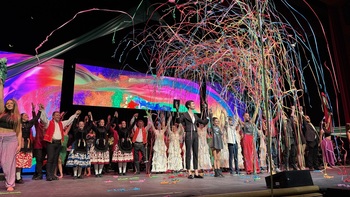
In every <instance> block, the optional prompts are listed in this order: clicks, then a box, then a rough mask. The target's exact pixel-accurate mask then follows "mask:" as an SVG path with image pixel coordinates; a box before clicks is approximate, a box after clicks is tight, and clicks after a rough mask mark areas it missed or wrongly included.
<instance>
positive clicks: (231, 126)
mask: <svg viewBox="0 0 350 197" xmlns="http://www.w3.org/2000/svg"><path fill="white" fill-rule="evenodd" d="M238 118H239V117H238V114H237V111H236V115H235V118H234V120H233V118H232V117H228V118H227V120H226V123H225V129H226V134H227V146H228V151H229V152H228V153H229V157H228V160H229V171H230V174H232V175H233V174H235V175H238V174H239V167H238V143H239V141H238V137H237V136H238V135H237V132H236V130H237V127H238ZM232 161H234V162H235V169H234V170H233V165H232ZM233 172H235V173H233Z"/></svg>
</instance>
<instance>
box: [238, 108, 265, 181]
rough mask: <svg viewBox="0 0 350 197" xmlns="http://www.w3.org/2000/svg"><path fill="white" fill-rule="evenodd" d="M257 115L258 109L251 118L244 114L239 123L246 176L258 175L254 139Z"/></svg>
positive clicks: (258, 168) (246, 113)
mask: <svg viewBox="0 0 350 197" xmlns="http://www.w3.org/2000/svg"><path fill="white" fill-rule="evenodd" d="M257 114H258V107H257V108H256V109H255V112H254V115H253V117H252V118H250V115H249V113H248V112H245V113H244V115H243V122H242V121H240V124H241V127H242V148H243V158H244V168H245V171H246V173H247V174H248V175H249V174H252V173H260V167H259V163H258V156H257V151H256V146H255V139H254V137H255V136H256V135H257V128H256V125H255V124H254V123H255V119H256V116H257Z"/></svg>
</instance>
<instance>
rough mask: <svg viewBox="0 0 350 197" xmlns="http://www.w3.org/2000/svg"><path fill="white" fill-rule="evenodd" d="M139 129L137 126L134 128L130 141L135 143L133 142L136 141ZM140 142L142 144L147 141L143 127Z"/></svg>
mask: <svg viewBox="0 0 350 197" xmlns="http://www.w3.org/2000/svg"><path fill="white" fill-rule="evenodd" d="M139 131H140V129H139V128H138V127H137V128H136V130H135V134H134V136H133V137H132V143H135V142H136V138H137V136H138V135H139ZM142 142H143V143H144V144H146V143H147V132H146V129H145V127H142Z"/></svg>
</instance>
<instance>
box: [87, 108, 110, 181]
mask: <svg viewBox="0 0 350 197" xmlns="http://www.w3.org/2000/svg"><path fill="white" fill-rule="evenodd" d="M89 116H90V117H91V121H93V118H92V114H91V113H89ZM109 127H110V124H107V125H105V120H104V119H100V120H99V121H98V123H97V125H95V124H92V130H94V131H95V133H96V138H95V140H94V143H93V145H92V147H91V149H90V160H91V164H93V165H94V170H95V176H96V177H102V170H103V166H104V165H105V164H109V162H110V161H109V150H108V148H109V144H108V133H109Z"/></svg>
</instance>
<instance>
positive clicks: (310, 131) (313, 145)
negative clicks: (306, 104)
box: [302, 113, 320, 170]
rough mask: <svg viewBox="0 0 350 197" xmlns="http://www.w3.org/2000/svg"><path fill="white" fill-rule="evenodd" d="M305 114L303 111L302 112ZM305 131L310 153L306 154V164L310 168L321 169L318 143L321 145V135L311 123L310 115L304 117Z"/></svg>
mask: <svg viewBox="0 0 350 197" xmlns="http://www.w3.org/2000/svg"><path fill="white" fill-rule="evenodd" d="M302 115H303V113H302ZM303 125H304V133H305V139H306V147H307V150H308V154H307V156H306V164H307V167H308V168H309V170H319V167H318V163H317V154H318V145H319V140H320V139H319V136H318V133H317V131H316V129H315V127H314V125H313V124H312V123H311V119H310V117H309V116H307V115H305V116H304V119H303Z"/></svg>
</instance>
